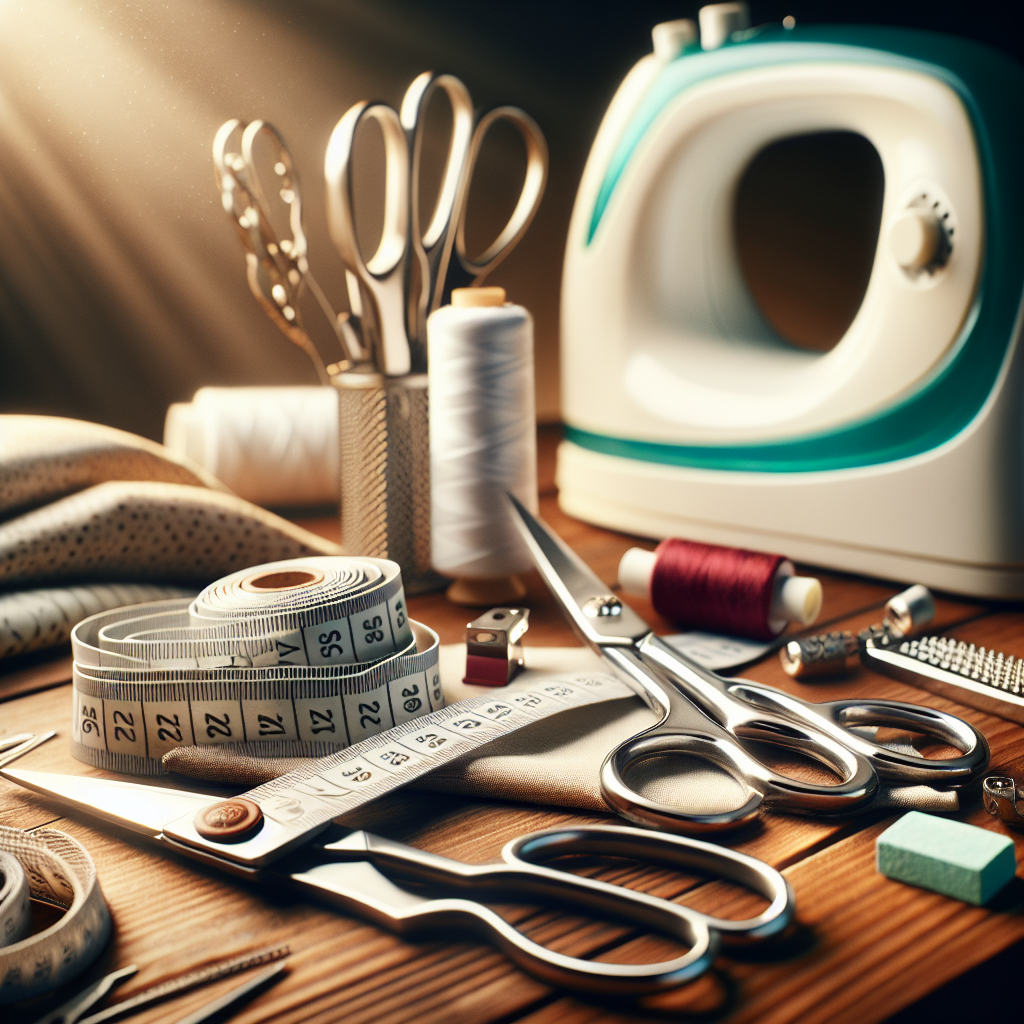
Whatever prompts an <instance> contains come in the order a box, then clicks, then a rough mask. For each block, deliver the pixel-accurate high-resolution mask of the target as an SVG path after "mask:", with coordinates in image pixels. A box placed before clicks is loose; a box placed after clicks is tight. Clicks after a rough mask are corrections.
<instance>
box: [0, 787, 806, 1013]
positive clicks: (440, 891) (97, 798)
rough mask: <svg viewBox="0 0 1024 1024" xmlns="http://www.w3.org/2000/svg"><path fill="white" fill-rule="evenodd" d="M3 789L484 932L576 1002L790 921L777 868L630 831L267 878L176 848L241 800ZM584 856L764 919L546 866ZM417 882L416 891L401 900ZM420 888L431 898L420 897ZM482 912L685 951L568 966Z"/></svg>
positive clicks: (318, 849)
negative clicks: (525, 907) (177, 827)
mask: <svg viewBox="0 0 1024 1024" xmlns="http://www.w3.org/2000/svg"><path fill="white" fill-rule="evenodd" d="M2 775H3V777H4V778H6V779H8V780H10V781H11V782H15V783H17V784H18V785H21V786H24V787H26V788H27V789H30V790H33V791H35V792H37V793H41V794H43V795H44V796H47V797H51V798H53V799H56V800H58V801H59V802H60V803H62V804H64V805H67V806H70V807H72V808H74V809H75V810H77V811H79V812H81V813H82V814H85V815H86V816H88V817H91V818H100V819H103V820H106V821H109V822H113V823H114V824H116V825H119V826H121V827H123V828H127V829H130V830H132V831H134V832H139V833H142V834H143V835H146V836H148V837H150V838H151V839H154V840H156V841H157V842H158V843H159V844H160V845H161V846H162V847H163V848H165V849H168V850H173V851H175V852H177V853H179V854H183V855H185V856H187V857H190V858H193V859H196V860H199V861H201V862H203V863H204V864H211V865H215V866H217V867H219V868H222V869H224V870H226V871H228V872H229V873H231V874H234V875H236V876H238V877H242V878H246V879H250V880H254V881H263V882H266V883H268V884H269V885H272V886H277V887H279V886H280V884H281V883H282V882H289V883H291V884H292V885H295V886H298V887H299V889H300V890H303V891H304V892H305V893H306V894H307V895H309V896H312V897H314V898H315V899H317V900H320V901H322V902H325V903H328V904H332V905H335V906H339V907H341V908H342V909H344V910H350V911H353V912H355V913H356V914H358V915H359V916H361V917H364V918H367V919H369V920H370V921H372V922H374V923H376V924H379V925H382V926H384V927H385V928H388V929H390V930H392V931H394V932H397V933H398V934H400V935H405V934H407V933H410V932H414V931H416V930H417V929H421V928H428V927H435V928H436V927H438V926H440V927H452V926H454V927H458V928H463V929H465V928H468V929H470V930H473V931H476V932H477V933H480V934H482V935H483V936H484V937H486V938H488V939H489V940H490V941H491V942H493V943H494V944H495V945H496V946H498V947H499V948H500V949H501V950H502V951H503V952H505V953H506V954H507V955H508V957H509V958H510V959H511V960H514V961H515V962H516V963H517V964H518V965H519V966H520V967H522V968H523V969H524V970H525V971H527V972H528V973H530V974H532V975H534V976H535V977H537V978H539V979H540V980H542V981H544V982H546V983H548V984H553V985H560V986H563V987H566V988H571V989H576V990H578V991H585V992H608V993H620V994H635V995H636V994H643V993H650V992H658V991H664V990H666V989H670V988H673V987H675V986H677V985H681V984H684V983H685V982H688V981H690V980H692V979H693V978H696V977H697V976H698V975H700V974H702V973H703V972H704V971H705V970H707V968H708V967H709V966H710V964H711V962H712V961H713V959H714V957H715V955H716V953H717V950H718V948H719V945H720V943H726V944H731V945H743V944H748V943H751V942H755V941H760V940H763V939H766V938H770V937H771V936H774V935H778V934H779V933H780V932H782V931H783V930H784V929H785V928H786V927H787V926H788V925H789V923H790V922H791V921H792V920H793V917H794V914H795V900H794V897H793V893H792V890H791V889H790V887H789V884H788V882H787V881H786V879H785V878H784V877H783V876H782V875H781V874H780V873H779V872H778V871H776V870H775V869H774V868H773V867H771V866H769V865H768V864H765V863H764V862H762V861H760V860H757V859H755V858H753V857H750V856H747V855H746V854H742V853H738V852H736V851H734V850H729V849H725V848H723V847H719V846H714V845H712V844H710V843H705V842H701V841H700V840H697V839H691V838H687V837H682V836H670V835H663V834H659V833H655V832H650V831H647V830H641V829H635V828H630V827H627V826H624V825H566V826H563V827H557V828H549V829H543V830H541V831H537V832H531V833H529V834H528V835H524V836H521V837H519V838H518V839H514V840H513V841H511V842H510V843H508V844H507V845H506V846H505V848H504V850H502V853H501V856H502V861H501V862H500V863H498V864H463V863H461V862H459V861H455V860H450V859H448V858H447V857H441V856H439V855H437V854H433V853H426V852H424V851H422V850H416V849H414V848H413V847H410V846H406V845H405V844H403V843H398V842H394V841H392V840H389V839H385V838H382V837H380V836H376V835H372V834H371V833H369V832H363V831H356V832H348V833H347V834H342V836H341V838H339V839H337V840H334V841H329V842H327V843H324V844H321V845H317V846H315V847H312V846H306V847H305V848H300V849H297V850H295V852H292V853H290V854H289V855H288V857H287V858H284V859H278V860H277V861H275V862H274V863H273V865H272V866H270V865H268V866H263V867H256V866H254V865H253V863H251V862H250V863H246V862H245V859H244V851H243V852H242V853H240V852H239V848H240V847H244V846H245V843H244V842H241V843H232V844H231V846H230V847H229V846H227V845H222V846H221V849H223V850H224V851H225V853H224V854H221V853H220V852H219V850H218V849H217V848H216V845H215V844H212V843H207V844H206V845H205V846H202V847H199V846H195V845H190V844H189V843H187V842H180V841H177V840H175V839H172V838H171V837H170V835H168V834H167V829H168V826H169V824H170V823H173V822H175V821H176V820H177V819H180V818H181V817H182V816H183V815H189V816H191V815H196V816H198V815H200V814H209V812H210V811H211V809H216V810H218V811H220V810H221V809H222V808H226V811H225V812H224V813H225V815H226V816H227V817H230V816H231V815H232V814H233V813H234V812H235V811H240V810H244V806H245V802H246V798H245V797H241V798H233V799H229V800H227V801H220V800H216V799H214V798H211V797H210V796H208V795H204V794H202V793H190V792H186V791H183V790H176V789H162V788H157V787H154V786H145V785H139V784H137V783H130V782H117V781H113V780H110V779H96V778H88V777H85V776H69V775H56V774H50V773H46V772H30V771H18V770H14V769H5V770H3V772H2ZM339 831H341V830H339ZM306 838H309V836H307V837H306ZM292 845H293V846H294V844H292ZM291 848H292V847H289V849H291ZM228 851H230V855H229V852H228ZM282 852H283V848H282ZM579 854H582V855H591V856H604V857H627V858H630V859H632V860H640V861H644V862H652V863H657V864H662V865H667V866H669V867H674V868H682V869H684V870H686V871H697V872H699V873H701V874H705V875H710V876H714V877H719V878H726V879H729V880H730V881H733V882H737V883H739V884H740V885H743V886H746V887H748V888H751V889H753V890H754V891H756V892H758V893H759V894H760V895H762V896H764V897H765V898H766V899H767V900H768V903H769V906H768V908H767V909H766V910H764V911H763V912H762V913H761V914H759V915H757V916H756V917H753V918H749V919H747V920H742V921H735V920H726V919H719V918H715V917H710V916H708V915H705V914H702V913H700V912H698V911H696V910H693V909H692V908H690V907H685V906H682V905H680V904H677V903H673V902H671V901H669V900H664V899H661V898H659V897H656V896H651V895H648V894H646V893H643V892H639V891H637V890H634V889H627V888H625V887H623V886H618V885H611V884H608V883H606V882H602V881H599V880H597V879H593V878H588V877H584V876H582V875H577V874H573V873H570V872H568V871H563V870H559V869H557V868H553V867H550V866H548V865H547V864H545V863H544V862H545V861H549V860H552V859H553V858H558V857H565V856H570V855H579ZM396 880H397V881H396ZM403 882H405V883H406V885H403V884H402V883H403ZM410 882H411V883H413V884H414V885H415V887H416V888H415V889H410V888H407V887H406V886H407V885H408V883H410ZM424 887H426V888H427V889H428V890H432V894H431V895H425V894H424V893H423V891H422V890H423V888H424ZM483 898H489V899H493V900H495V901H501V902H509V901H518V902H525V903H533V904H537V903H540V904H543V905H545V906H546V905H549V904H551V903H555V904H558V905H562V906H568V907H570V908H575V909H577V910H582V911H583V912H584V913H588V914H594V913H597V914H603V915H606V916H607V917H610V918H612V919H615V920H619V921H625V922H627V923H629V924H631V925H633V926H635V927H642V928H644V929H651V930H654V931H658V932H660V933H662V934H665V935H668V936H670V937H671V938H674V939H676V940H678V941H682V942H683V943H684V944H685V945H686V946H688V947H689V948H688V950H687V952H685V953H684V954H683V955H681V956H678V957H675V958H674V959H672V960H668V961H665V962H662V963H655V964H640V965H636V964H618V963H605V962H602V961H597V960H583V959H578V958H575V957H571V956H565V955H563V954H561V953H556V952H553V951H552V950H549V949H547V948H545V947H544V946H541V945H539V944H537V943H535V942H533V941H532V940H531V939H529V938H528V937H527V936H526V935H524V934H523V933H522V932H520V931H518V930H517V929H516V928H514V927H513V926H512V925H511V924H509V923H508V922H507V921H506V920H505V919H504V918H502V917H500V916H499V915H498V914H496V913H495V912H494V911H493V910H491V909H490V908H489V907H487V906H485V905H483V904H482V903H481V902H479V900H480V899H483Z"/></svg>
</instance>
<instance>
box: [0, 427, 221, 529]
mask: <svg viewBox="0 0 1024 1024" xmlns="http://www.w3.org/2000/svg"><path fill="white" fill-rule="evenodd" d="M107 480H160V481H163V482H165V483H173V484H191V485H192V486H194V487H209V488H212V489H214V490H219V491H225V490H227V488H226V487H224V485H223V484H222V483H220V481H218V480H217V478H216V477H214V476H213V474H212V473H209V472H207V471H206V470H205V469H203V468H202V466H199V465H197V464H196V463H194V462H192V461H191V460H190V459H187V458H185V457H184V456H182V455H179V454H178V453H177V452H173V451H171V450H170V449H169V448H165V447H164V446H163V445H160V444H156V443H154V442H153V441H148V440H146V438H144V437H138V436H137V435H136V434H129V433H128V432H127V431H124V430H115V429H114V428H113V427H104V426H101V425H100V424H98V423H87V422H85V421H84V420H71V419H65V418H63V417H61V416H0V518H3V517H6V516H9V515H11V514H13V513H15V512H18V511H20V510H24V509H28V508H35V507H37V506H39V505H42V504H45V503H46V502H48V501H53V500H55V499H57V498H63V497H65V496H66V495H68V494H74V493H75V492H76V491H81V490H84V489H85V488H86V487H92V486H93V485H94V484H99V483H104V482H105V481H107Z"/></svg>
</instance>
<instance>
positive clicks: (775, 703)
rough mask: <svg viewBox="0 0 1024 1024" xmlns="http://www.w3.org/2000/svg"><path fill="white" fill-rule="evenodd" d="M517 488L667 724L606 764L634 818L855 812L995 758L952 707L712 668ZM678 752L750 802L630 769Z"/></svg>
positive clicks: (599, 633)
mask: <svg viewBox="0 0 1024 1024" xmlns="http://www.w3.org/2000/svg"><path fill="white" fill-rule="evenodd" d="M508 497H509V501H510V503H511V509H510V514H511V515H512V519H513V522H514V523H515V524H516V526H517V528H518V529H519V532H520V534H521V536H522V537H523V540H524V541H525V543H526V544H527V546H528V548H529V549H530V552H531V554H532V555H533V561H534V564H535V565H536V567H537V569H538V570H539V571H540V574H541V576H543V578H544V581H545V583H547V585H548V588H549V589H550V590H551V593H552V594H553V595H554V597H555V600H556V601H557V602H558V604H559V606H560V607H561V609H562V611H563V612H564V613H565V615H566V617H567V618H568V619H569V622H570V623H571V624H572V626H573V627H574V629H575V631H576V633H577V634H578V635H579V636H580V637H581V639H582V640H583V641H584V642H585V643H586V644H587V645H588V646H590V647H591V648H593V649H594V650H595V651H596V652H597V653H598V654H600V655H601V656H602V657H603V658H604V660H605V661H607V662H608V663H609V664H611V665H612V666H613V667H614V668H615V670H616V674H617V675H619V676H620V677H621V678H622V679H623V681H625V682H626V683H627V684H628V685H629V686H631V687H632V688H633V689H634V690H635V691H636V692H637V693H638V694H639V695H640V697H641V698H643V699H644V701H645V702H646V703H647V704H648V706H649V707H650V708H651V709H652V710H653V711H654V712H655V713H656V714H658V715H659V716H660V721H659V722H658V723H657V724H656V725H654V726H652V727H651V728H649V729H646V730H644V731H643V732H641V733H639V734H638V735H636V736H633V737H631V738H629V739H627V740H625V741H624V742H623V743H621V744H620V745H619V746H618V747H616V748H615V750H613V751H612V752H611V753H610V754H609V755H608V757H607V758H606V760H605V762H604V765H603V766H602V769H601V792H602V795H603V796H604V799H605V801H606V802H607V803H608V805H609V807H611V808H612V809H613V810H614V811H616V812H617V813H619V814H621V815H622V816H623V817H625V818H627V819H629V820H631V821H636V822H640V823H641V824H644V825H649V826H653V827H655V828H664V829H668V830H671V831H687V832H701V831H711V830H716V829H723V828H732V827H735V826H738V825H741V824H744V823H746V822H749V821H751V820H753V819H754V818H755V817H757V815H758V814H759V813H760V809H761V805H762V804H767V805H769V806H772V807H776V808H779V809H781V810H786V811H790V812H792V813H797V814H837V813H846V812H850V811H856V810H858V809H860V808H862V807H864V806H865V805H867V804H868V803H870V801H871V800H872V799H873V798H874V796H875V794H876V793H877V792H878V785H879V779H880V778H881V779H885V780H886V781H888V782H892V783H899V784H905V785H915V784H916V785H931V786H941V787H951V786H963V785H966V784H967V783H969V782H972V781H973V780H974V779H976V778H977V777H978V776H979V775H981V774H982V773H983V772H984V771H985V769H986V768H987V767H988V763H989V756H990V755H989V748H988V743H987V742H986V740H985V737H984V736H983V735H982V734H981V733H980V732H978V730H977V729H975V728H974V727H973V726H972V725H970V724H969V723H967V722H964V721H962V720H961V719H959V718H956V717H954V716H953V715H949V714H946V713H945V712H942V711H936V710H934V709H932V708H927V707H921V706H920V705H917V704H905V703H902V702H900V701H891V700H857V699H854V700H837V701H830V702H828V703H822V704H812V703H809V702H808V701H804V700H801V699H800V698H798V697H794V696H791V695H790V694H788V693H785V692H783V691H782V690H777V689H775V688H774V687H771V686H764V685H762V684H760V683H754V682H751V681H750V680H746V679H725V678H723V677H722V676H719V675H718V674H717V673H715V672H711V671H709V670H708V669H706V668H704V667H703V666H701V665H700V664H698V663H697V662H695V661H692V660H691V659H689V658H687V657H686V656H685V655H683V654H681V653H679V652H678V651H676V650H674V649H673V648H672V647H670V646H669V645H668V644H667V643H665V642H664V641H663V640H661V639H660V638H659V637H657V636H655V635H654V633H653V632H652V631H651V628H650V627H649V626H648V625H647V623H645V622H644V621H643V619H641V618H640V616H639V615H637V614H636V612H634V611H633V610H632V609H631V608H629V607H628V606H627V605H625V604H623V603H622V602H621V601H620V600H619V599H618V597H616V596H615V595H614V594H612V593H610V592H609V590H608V587H607V586H606V585H605V584H604V583H603V582H602V581H601V580H600V579H599V578H598V576H596V575H595V574H594V573H593V572H592V571H591V569H590V568H589V567H588V566H587V565H586V564H585V563H584V562H583V561H582V560H581V559H580V558H579V556H577V555H576V554H575V552H573V551H572V550H571V549H570V548H569V547H568V546H567V545H566V544H565V543H563V542H562V541H561V540H560V539H559V538H558V537H556V536H555V535H554V533H552V532H551V530H550V529H548V527H547V526H546V525H545V524H544V523H542V522H539V521H538V520H537V519H535V518H534V517H533V516H532V515H531V514H530V513H529V512H528V511H527V510H526V509H525V508H524V507H523V506H522V505H521V504H520V503H519V502H518V501H517V500H516V499H515V498H514V497H513V496H512V495H509V496H508ZM872 727H882V728H895V729H899V730H903V731H910V732H917V733H923V734H925V735H927V736H931V737H934V738H936V739H938V740H940V741H941V742H943V743H945V744H948V745H950V746H953V747H955V748H956V749H957V750H959V751H961V752H962V753H961V754H960V756H959V757H954V758H947V759H938V758H935V759H932V758H925V757H919V756H914V755H913V754H906V753H901V752H898V751H896V750H893V749H890V748H889V747H886V746H882V745H881V744H879V743H876V742H874V740H872V739H870V738H869V737H868V736H867V735H865V731H868V730H870V729H871V728H872ZM854 730H857V731H854ZM744 740H755V741H760V742H762V743H767V744H769V745H771V746H775V747H782V748H784V749H786V750H792V751H796V752H797V753H798V754H802V755H806V756H808V757H810V758H812V759H813V760H815V761H817V762H819V763H821V764H823V765H824V766H825V767H826V768H828V769H830V770H831V771H832V772H834V773H836V774H837V775H839V776H840V778H841V781H840V782H838V783H837V784H835V785H821V784H817V783H813V782H806V781H802V780H797V779H793V778H789V777H787V776H785V775H782V774H780V773H778V772H776V771H774V770H772V769H771V768H770V767H769V766H767V765H765V764H763V763H762V762H761V761H760V760H759V759H758V758H757V757H756V756H754V755H753V754H751V753H749V752H748V750H747V748H746V747H744V745H743V741H744ZM667 755H668V756H671V755H677V756H678V755H689V756H690V757H696V758H697V759H699V760H702V761H708V762H711V763H712V764H713V765H714V766H717V767H718V768H720V769H722V770H724V771H725V772H726V773H727V774H728V775H730V776H731V777H732V778H733V779H734V780H735V781H736V782H737V783H738V784H739V785H740V786H741V787H742V789H743V791H744V794H745V796H746V800H745V802H744V803H743V804H742V805H741V806H740V807H737V808H735V809H734V810H729V811H723V812H718V813H710V814H708V813H696V812H694V811H687V810H685V809H683V808H681V807H673V806H671V805H669V804H665V803H662V802H660V801H657V800H653V799H650V798H649V797H646V796H644V795H642V794H641V793H638V792H636V790H635V789H634V788H633V787H631V786H630V785H629V782H628V780H627V776H628V774H629V772H630V770H631V769H636V768H637V767H638V766H639V765H640V764H641V763H643V762H645V761H646V762H650V761H653V760H655V759H657V758H660V757H665V756H667Z"/></svg>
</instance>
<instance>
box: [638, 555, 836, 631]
mask: <svg viewBox="0 0 1024 1024" xmlns="http://www.w3.org/2000/svg"><path fill="white" fill-rule="evenodd" d="M619 583H620V585H621V586H622V589H623V590H625V591H626V593H628V594H637V595H639V596H642V597H649V598H650V599H651V601H652V603H653V604H654V608H655V610H656V611H657V612H658V613H659V614H661V615H664V616H665V617H666V618H669V619H672V620H674V621H675V622H678V623H679V624H680V625H684V626H689V627H690V628H691V629H705V630H708V631H710V632H713V633H724V634H726V635H731V636H743V637H749V638H750V639H752V640H772V639H774V638H775V637H776V636H778V634H779V633H781V632H782V631H783V630H784V629H785V628H786V626H787V625H788V624H789V623H790V622H799V623H801V624H802V625H804V626H807V625H810V624H811V623H812V622H814V620H815V619H817V617H818V615H819V614H820V612H821V600H822V593H821V583H820V582H819V581H818V580H816V579H814V578H813V577H810V576H796V575H794V568H793V563H792V562H790V561H789V559H787V558H783V556H782V555H767V554H764V553H762V552H759V551H743V550H740V549H739V548H726V547H720V546H719V545H717V544H700V543H697V542H696V541H689V540H678V539H669V540H666V541H662V543H661V544H659V545H658V547H657V549H656V550H655V551H645V550H644V549H643V548H630V549H629V550H628V551H627V552H626V553H625V554H624V555H623V556H622V560H621V561H620V562H619Z"/></svg>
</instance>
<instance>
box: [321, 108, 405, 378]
mask: <svg viewBox="0 0 1024 1024" xmlns="http://www.w3.org/2000/svg"><path fill="white" fill-rule="evenodd" d="M366 120H372V121H376V122H377V124H378V125H379V126H380V130H381V134H382V135H383V138H384V168H385V169H384V224H383V228H382V230H381V236H380V241H379V243H378V245H377V249H376V251H375V252H374V254H373V255H372V256H371V257H370V258H369V259H368V260H364V259H363V255H362V252H361V251H360V248H359V241H358V237H357V235H356V224H355V215H354V212H353V205H354V192H353V186H354V183H353V166H352V158H353V153H354V147H355V139H356V132H357V130H358V128H359V126H360V124H362V123H363V122H364V121H366ZM324 175H325V177H326V181H327V224H328V228H329V230H330V235H331V240H332V241H333V242H334V245H335V247H336V248H337V250H338V254H339V255H340V256H341V258H342V261H343V262H344V263H345V265H346V267H347V268H348V269H349V270H350V271H351V272H352V273H353V274H355V275H356V277H357V278H358V279H359V282H360V284H361V285H362V286H363V288H364V289H365V291H366V293H367V294H368V295H369V296H370V298H371V299H372V300H373V306H374V309H373V313H374V317H375V320H376V329H377V331H378V333H379V338H378V339H377V347H378V349H379V363H380V368H381V369H382V370H383V372H384V373H385V374H387V375H388V376H401V375H403V374H406V373H408V372H409V369H410V365H411V360H410V352H409V339H408V335H407V332H406V324H405V313H406V304H405V283H406V277H407V268H406V261H405V259H404V257H405V255H406V252H407V250H408V232H409V180H410V177H409V176H410V166H409V146H408V142H407V140H406V136H405V131H404V130H403V128H402V124H401V121H400V120H399V116H398V113H397V111H396V110H395V109H394V108H393V107H390V106H388V105H387V104H386V103H367V102H361V103H357V104H355V105H354V106H353V107H351V108H350V109H349V110H348V111H347V112H346V113H345V115H344V117H342V118H341V120H340V121H339V122H338V123H337V125H336V126H335V128H334V131H333V132H332V133H331V140H330V142H329V143H328V146H327V156H326V159H325V161H324Z"/></svg>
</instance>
